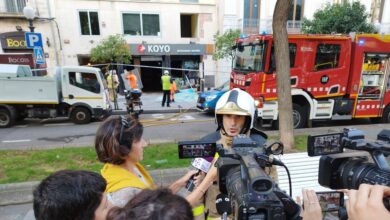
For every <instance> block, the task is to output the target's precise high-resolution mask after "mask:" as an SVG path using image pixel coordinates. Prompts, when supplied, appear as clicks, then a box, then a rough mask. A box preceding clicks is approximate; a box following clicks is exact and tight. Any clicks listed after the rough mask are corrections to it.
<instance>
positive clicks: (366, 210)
mask: <svg viewBox="0 0 390 220" xmlns="http://www.w3.org/2000/svg"><path fill="white" fill-rule="evenodd" d="M344 192H345V193H347V194H348V202H347V212H348V218H349V219H351V220H360V219H362V220H363V219H364V220H366V219H375V220H382V219H383V220H385V219H387V220H389V219H390V212H389V211H387V209H386V208H385V206H384V205H383V198H384V197H386V196H390V187H387V186H381V185H367V184H361V185H360V187H359V190H344Z"/></svg>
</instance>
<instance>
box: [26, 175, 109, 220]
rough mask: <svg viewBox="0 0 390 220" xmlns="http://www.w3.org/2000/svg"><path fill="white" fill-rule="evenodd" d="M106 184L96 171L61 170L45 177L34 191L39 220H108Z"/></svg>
mask: <svg viewBox="0 0 390 220" xmlns="http://www.w3.org/2000/svg"><path fill="white" fill-rule="evenodd" d="M105 189H106V181H105V180H104V178H103V177H102V176H101V175H99V174H97V173H94V172H90V171H83V170H61V171H58V172H56V173H53V174H51V175H50V176H48V177H46V178H45V179H44V180H42V182H41V183H40V184H39V185H38V187H37V188H36V189H35V190H34V193H33V194H34V201H33V207H34V215H35V218H36V219H37V220H52V219H63V220H94V219H96V220H97V219H105V216H106V215H107V212H108V209H109V208H110V207H111V205H109V204H108V201H107V199H106V196H104V190H105Z"/></svg>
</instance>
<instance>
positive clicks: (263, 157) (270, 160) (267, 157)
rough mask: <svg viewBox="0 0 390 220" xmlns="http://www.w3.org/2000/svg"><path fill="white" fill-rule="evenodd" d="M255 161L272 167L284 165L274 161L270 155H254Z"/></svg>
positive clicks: (276, 160)
mask: <svg viewBox="0 0 390 220" xmlns="http://www.w3.org/2000/svg"><path fill="white" fill-rule="evenodd" d="M256 157H257V159H259V160H262V161H265V162H267V163H270V164H272V165H277V166H284V163H283V162H282V161H280V160H278V159H276V158H275V157H274V156H273V155H272V154H271V155H269V156H267V155H265V154H256Z"/></svg>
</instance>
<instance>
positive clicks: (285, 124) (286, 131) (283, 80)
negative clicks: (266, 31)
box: [272, 0, 294, 149]
mask: <svg viewBox="0 0 390 220" xmlns="http://www.w3.org/2000/svg"><path fill="white" fill-rule="evenodd" d="M291 5H292V0H278V1H277V2H276V5H275V10H274V15H273V18H272V19H273V20H272V30H273V38H274V45H275V46H274V48H275V60H276V72H277V74H276V78H277V84H278V90H277V91H278V111H279V133H280V140H281V141H282V143H283V144H284V146H285V148H286V149H291V148H293V147H294V129H293V117H292V98H291V84H290V58H289V50H288V35H287V17H288V11H289V8H290V6H291Z"/></svg>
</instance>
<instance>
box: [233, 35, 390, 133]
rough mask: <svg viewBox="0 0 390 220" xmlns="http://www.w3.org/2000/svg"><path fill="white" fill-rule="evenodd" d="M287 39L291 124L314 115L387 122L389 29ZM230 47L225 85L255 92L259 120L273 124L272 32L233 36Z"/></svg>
mask: <svg viewBox="0 0 390 220" xmlns="http://www.w3.org/2000/svg"><path fill="white" fill-rule="evenodd" d="M288 42H289V58H290V81H291V95H292V102H293V122H294V128H301V127H306V126H308V127H311V125H312V122H313V121H315V120H350V119H353V118H370V119H371V120H372V121H373V122H382V123H389V122H390V79H389V76H390V35H378V34H356V35H354V36H347V35H289V36H288ZM233 49H234V50H235V58H234V60H233V67H232V73H231V75H230V88H240V89H243V90H245V91H247V92H248V93H249V94H251V95H252V96H253V97H254V99H255V101H256V105H257V108H258V116H259V117H258V118H259V119H260V122H261V123H262V125H266V124H270V125H274V126H277V124H278V123H277V120H278V102H277V85H276V83H277V81H276V76H277V73H276V72H275V69H276V68H275V66H276V65H275V56H274V46H273V37H272V35H250V36H248V37H245V38H240V39H237V40H236V44H235V46H234V47H233ZM286 63H287V62H286Z"/></svg>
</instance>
